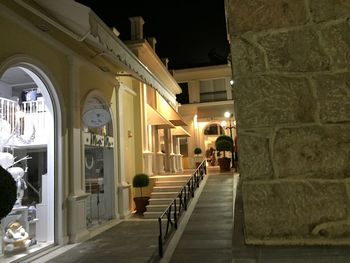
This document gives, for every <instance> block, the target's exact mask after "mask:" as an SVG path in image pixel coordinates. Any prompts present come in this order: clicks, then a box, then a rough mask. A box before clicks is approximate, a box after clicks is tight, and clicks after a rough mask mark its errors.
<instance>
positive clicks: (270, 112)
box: [234, 76, 315, 128]
mask: <svg viewBox="0 0 350 263" xmlns="http://www.w3.org/2000/svg"><path fill="white" fill-rule="evenodd" d="M308 86H309V84H308V82H307V81H306V80H305V79H300V78H285V77H279V76H274V77H272V76H261V77H255V78H251V79H238V80H237V87H236V89H235V92H234V97H235V98H234V99H235V101H237V104H236V106H237V115H236V117H237V119H238V120H239V127H240V128H250V127H261V126H269V125H275V124H283V123H299V122H301V123H307V122H312V121H313V120H314V117H313V116H314V111H315V102H314V98H313V96H312V94H311V91H310V89H309V88H308Z"/></svg>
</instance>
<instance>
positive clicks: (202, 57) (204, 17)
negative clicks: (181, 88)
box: [77, 0, 229, 69]
mask: <svg viewBox="0 0 350 263" xmlns="http://www.w3.org/2000/svg"><path fill="white" fill-rule="evenodd" d="M77 2H79V3H82V4H84V5H86V6H89V7H91V9H92V10H93V11H94V12H95V13H96V14H97V15H98V16H99V17H100V18H101V19H102V20H103V21H104V22H105V23H106V24H107V25H108V26H110V27H112V26H114V27H115V28H117V30H118V31H119V32H120V36H119V37H120V39H121V40H124V41H125V40H129V39H130V21H129V19H128V17H131V16H142V17H143V19H144V20H145V24H144V37H145V38H146V37H155V38H156V40H157V44H156V52H157V54H158V56H159V57H160V58H164V57H167V58H169V69H179V68H189V67H198V66H209V65H219V64H225V63H227V56H228V53H229V44H228V42H227V38H226V24H225V11H224V0H212V1H195V0H187V1H186V0H172V1H169V0H163V1H155V0H148V1H147V0H143V1H141V0H140V1H132V0H126V1H116V0H114V1H113V0H108V1H107V0H77Z"/></svg>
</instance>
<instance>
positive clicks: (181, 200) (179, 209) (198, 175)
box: [158, 160, 207, 257]
mask: <svg viewBox="0 0 350 263" xmlns="http://www.w3.org/2000/svg"><path fill="white" fill-rule="evenodd" d="M205 162H206V161H205V160H203V161H202V162H201V164H200V165H199V166H198V167H197V169H196V170H195V171H194V173H193V174H192V176H191V177H190V178H189V179H188V181H187V183H186V184H185V185H184V186H183V187H182V188H181V190H180V191H179V192H178V194H177V195H176V197H175V198H174V199H173V200H172V201H171V203H170V204H169V205H168V207H167V208H166V209H165V211H164V212H163V213H162V214H161V216H160V217H158V223H159V236H158V253H159V256H160V257H163V249H164V248H163V247H164V245H165V243H166V242H167V240H168V238H169V236H170V234H171V233H173V231H175V230H176V229H177V224H178V222H179V218H180V217H181V215H182V213H183V211H186V210H187V205H188V203H189V201H190V199H191V198H192V197H194V192H195V191H196V189H197V188H198V187H199V183H200V181H201V180H203V176H204V174H206V173H207V168H206V165H205V164H206V163H205ZM164 217H166V220H167V221H166V229H165V232H164V234H163V229H162V228H163V226H162V219H163V218H164Z"/></svg>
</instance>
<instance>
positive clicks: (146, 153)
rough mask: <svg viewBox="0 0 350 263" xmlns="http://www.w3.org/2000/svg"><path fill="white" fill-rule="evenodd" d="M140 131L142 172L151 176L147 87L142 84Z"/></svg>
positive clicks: (150, 140)
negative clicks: (141, 135) (141, 121)
mask: <svg viewBox="0 0 350 263" xmlns="http://www.w3.org/2000/svg"><path fill="white" fill-rule="evenodd" d="M141 114H142V118H143V123H142V129H143V140H142V145H143V170H144V172H145V173H147V174H148V175H152V174H153V172H152V155H153V154H152V151H151V145H152V131H151V126H150V125H148V124H147V86H146V84H143V86H142V111H141Z"/></svg>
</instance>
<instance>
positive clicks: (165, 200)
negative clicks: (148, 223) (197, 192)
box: [148, 198, 174, 206]
mask: <svg viewBox="0 0 350 263" xmlns="http://www.w3.org/2000/svg"><path fill="white" fill-rule="evenodd" d="M173 200H174V198H150V199H149V200H148V203H149V205H167V206H168V205H169V204H170V203H171V202H172V201H173Z"/></svg>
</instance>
